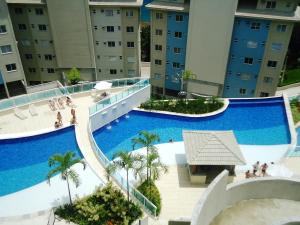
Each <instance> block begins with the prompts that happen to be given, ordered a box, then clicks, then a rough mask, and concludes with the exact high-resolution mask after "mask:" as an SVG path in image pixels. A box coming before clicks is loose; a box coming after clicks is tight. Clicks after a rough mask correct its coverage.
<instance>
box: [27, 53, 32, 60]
mask: <svg viewBox="0 0 300 225" xmlns="http://www.w3.org/2000/svg"><path fill="white" fill-rule="evenodd" d="M25 58H26V59H32V58H33V57H32V54H25Z"/></svg>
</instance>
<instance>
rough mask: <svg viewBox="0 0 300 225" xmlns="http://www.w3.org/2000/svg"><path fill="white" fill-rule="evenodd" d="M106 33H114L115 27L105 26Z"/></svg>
mask: <svg viewBox="0 0 300 225" xmlns="http://www.w3.org/2000/svg"><path fill="white" fill-rule="evenodd" d="M106 31H107V32H115V27H114V26H107V27H106Z"/></svg>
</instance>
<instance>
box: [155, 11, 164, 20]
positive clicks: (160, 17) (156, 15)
mask: <svg viewBox="0 0 300 225" xmlns="http://www.w3.org/2000/svg"><path fill="white" fill-rule="evenodd" d="M155 18H156V19H157V20H161V19H163V14H162V13H159V12H157V13H155Z"/></svg>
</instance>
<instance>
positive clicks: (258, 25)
mask: <svg viewBox="0 0 300 225" xmlns="http://www.w3.org/2000/svg"><path fill="white" fill-rule="evenodd" d="M250 28H251V29H252V30H259V29H260V23H257V22H252V23H251V27H250Z"/></svg>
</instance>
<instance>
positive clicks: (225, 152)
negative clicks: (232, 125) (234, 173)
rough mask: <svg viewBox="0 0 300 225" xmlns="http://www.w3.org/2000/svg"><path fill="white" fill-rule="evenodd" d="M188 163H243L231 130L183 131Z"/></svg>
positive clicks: (243, 160)
mask: <svg viewBox="0 0 300 225" xmlns="http://www.w3.org/2000/svg"><path fill="white" fill-rule="evenodd" d="M183 140H184V147H185V152H186V158H187V162H188V164H189V165H245V164H246V163H245V159H244V156H243V154H242V152H241V150H240V147H239V145H238V143H237V141H236V139H235V136H234V133H233V132H232V131H190V130H189V131H187V130H185V131H183Z"/></svg>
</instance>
